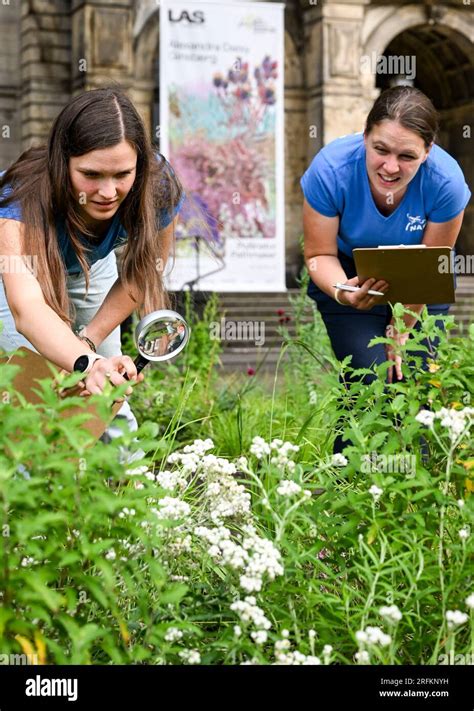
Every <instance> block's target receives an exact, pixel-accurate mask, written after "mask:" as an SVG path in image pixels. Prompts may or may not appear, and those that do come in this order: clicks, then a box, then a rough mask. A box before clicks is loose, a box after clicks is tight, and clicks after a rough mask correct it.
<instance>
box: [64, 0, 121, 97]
mask: <svg viewBox="0 0 474 711" xmlns="http://www.w3.org/2000/svg"><path fill="white" fill-rule="evenodd" d="M132 5H133V0H91V1H89V0H85V1H84V0H73V3H72V92H73V94H78V93H80V92H81V91H84V90H87V89H94V88H97V87H99V86H104V85H105V84H109V83H111V82H114V81H116V82H118V83H119V84H120V86H121V87H122V88H123V89H124V90H125V91H127V90H128V89H129V88H130V87H131V85H132V83H133V66H132V37H133V27H132V22H133V17H132V14H133V10H132Z"/></svg>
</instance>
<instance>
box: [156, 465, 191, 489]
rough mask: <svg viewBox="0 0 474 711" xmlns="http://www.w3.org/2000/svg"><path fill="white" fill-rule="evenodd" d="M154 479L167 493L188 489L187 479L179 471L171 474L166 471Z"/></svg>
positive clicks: (159, 473)
mask: <svg viewBox="0 0 474 711" xmlns="http://www.w3.org/2000/svg"><path fill="white" fill-rule="evenodd" d="M154 478H155V481H156V483H157V484H158V485H159V486H161V488H162V489H165V490H166V491H174V490H175V489H181V490H183V489H185V488H186V479H185V478H184V477H183V476H182V474H181V472H179V471H176V472H170V471H168V470H165V471H163V472H158V474H157V475H156V476H155V477H154Z"/></svg>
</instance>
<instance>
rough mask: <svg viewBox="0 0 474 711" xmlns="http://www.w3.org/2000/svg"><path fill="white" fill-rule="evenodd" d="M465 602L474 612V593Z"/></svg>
mask: <svg viewBox="0 0 474 711" xmlns="http://www.w3.org/2000/svg"><path fill="white" fill-rule="evenodd" d="M464 602H465V603H466V605H467V606H468V607H469V608H470V609H471V610H474V593H471V594H470V595H468V596H467V598H466V599H465V601H464Z"/></svg>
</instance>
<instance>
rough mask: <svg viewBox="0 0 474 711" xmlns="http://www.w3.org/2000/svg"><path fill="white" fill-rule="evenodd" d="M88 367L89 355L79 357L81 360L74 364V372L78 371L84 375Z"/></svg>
mask: <svg viewBox="0 0 474 711" xmlns="http://www.w3.org/2000/svg"><path fill="white" fill-rule="evenodd" d="M88 365H89V356H87V355H83V356H79V358H78V359H77V360H76V362H75V363H74V370H78V371H79V372H80V373H84V371H85V370H86V369H87V366H88Z"/></svg>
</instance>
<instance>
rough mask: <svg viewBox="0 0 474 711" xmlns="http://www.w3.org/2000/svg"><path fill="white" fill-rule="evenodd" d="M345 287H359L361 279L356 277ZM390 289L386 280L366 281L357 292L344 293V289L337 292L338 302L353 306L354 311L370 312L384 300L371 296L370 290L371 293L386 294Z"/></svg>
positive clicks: (347, 282) (348, 281) (349, 280)
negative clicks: (379, 292)
mask: <svg viewBox="0 0 474 711" xmlns="http://www.w3.org/2000/svg"><path fill="white" fill-rule="evenodd" d="M345 285H347V286H359V277H357V276H355V277H353V278H352V279H348V280H347V281H346V282H345ZM388 288H389V284H388V283H387V282H386V281H385V280H384V279H378V280H377V279H366V280H365V281H364V282H363V284H361V285H360V289H357V291H344V290H343V289H339V291H338V292H337V294H338V300H339V303H341V304H344V306H352V308H353V309H358V310H360V311H368V310H369V309H371V308H373V307H374V306H376V305H377V304H378V303H379V301H380V299H381V298H382V297H381V296H373V295H371V294H369V293H368V291H369V289H370V290H371V291H381V292H383V293H384V294H385V293H386V292H387V291H388Z"/></svg>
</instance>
